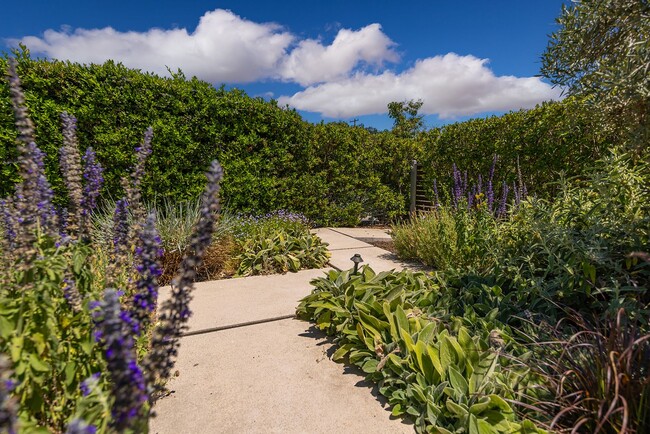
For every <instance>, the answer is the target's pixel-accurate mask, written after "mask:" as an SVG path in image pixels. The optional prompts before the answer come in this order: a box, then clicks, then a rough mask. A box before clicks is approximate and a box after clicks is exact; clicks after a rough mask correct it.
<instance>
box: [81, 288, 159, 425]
mask: <svg viewBox="0 0 650 434" xmlns="http://www.w3.org/2000/svg"><path fill="white" fill-rule="evenodd" d="M93 319H94V321H95V329H96V332H97V333H96V337H97V338H98V340H99V341H100V342H101V343H102V344H103V347H104V354H105V356H106V365H107V368H108V371H109V373H110V376H111V393H112V395H113V409H112V415H113V421H112V425H113V428H115V429H116V430H117V431H120V432H121V431H123V430H125V429H127V428H129V427H132V426H133V423H134V422H135V420H136V419H137V418H138V416H141V414H142V405H143V404H144V403H145V401H146V400H147V395H146V391H145V382H144V376H143V374H142V370H141V369H140V367H139V366H138V364H137V362H136V360H137V359H136V354H135V349H134V343H133V338H132V337H131V336H132V334H131V333H132V329H131V324H129V323H128V321H127V322H125V319H128V314H127V313H126V312H124V311H122V310H121V308H120V299H119V294H118V292H117V291H116V290H115V289H112V288H109V289H107V290H106V291H105V292H104V299H103V300H102V301H101V302H100V303H99V310H97V311H95V312H94V314H93Z"/></svg>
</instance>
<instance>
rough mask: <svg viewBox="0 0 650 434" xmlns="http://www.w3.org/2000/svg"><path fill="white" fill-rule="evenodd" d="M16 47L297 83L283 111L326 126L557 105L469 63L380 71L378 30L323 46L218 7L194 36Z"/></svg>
mask: <svg viewBox="0 0 650 434" xmlns="http://www.w3.org/2000/svg"><path fill="white" fill-rule="evenodd" d="M13 42H14V43H17V42H22V43H24V44H25V45H26V46H27V47H28V48H29V49H30V50H32V51H33V52H35V53H41V54H45V55H47V56H49V57H51V58H57V59H61V60H72V61H76V62H80V63H103V62H105V61H106V60H109V59H113V60H115V61H118V62H122V63H124V64H125V65H126V66H128V67H132V68H138V69H142V70H144V71H150V72H155V73H158V74H161V75H167V68H168V67H169V68H171V69H172V70H175V69H177V68H180V69H182V70H183V72H185V73H186V75H188V76H192V75H196V76H197V77H199V78H200V79H203V80H206V81H209V82H212V83H215V84H220V83H247V82H253V81H257V80H278V81H284V82H294V83H298V84H300V85H301V86H302V87H306V88H305V89H304V90H302V91H300V92H297V93H295V94H294V95H291V96H289V95H287V96H282V97H280V98H279V102H280V103H281V104H288V105H290V106H292V107H295V108H297V109H300V110H305V111H311V112H318V113H321V114H322V115H324V116H327V117H333V118H341V117H352V116H360V115H366V114H376V113H386V106H387V104H388V103H389V102H391V101H403V100H410V99H422V100H423V101H424V105H423V106H422V109H421V113H424V114H438V115H439V116H440V117H441V118H453V117H457V116H466V115H473V114H477V113H484V112H492V111H507V110H512V109H519V108H530V107H533V106H534V105H535V104H537V103H539V102H541V101H545V100H550V99H558V98H559V97H560V90H558V89H553V88H551V87H550V86H549V85H548V84H546V83H544V82H543V81H541V80H540V79H539V78H534V77H513V76H495V75H494V73H493V72H492V71H491V70H490V68H489V67H488V65H487V64H488V60H487V59H479V58H476V57H474V56H470V55H467V56H460V55H457V54H454V53H450V54H446V55H441V56H435V57H429V58H426V59H421V60H418V61H416V62H415V64H414V66H412V67H411V68H410V69H407V70H404V71H401V72H394V71H391V70H388V69H386V64H388V63H396V62H398V61H399V60H400V59H399V55H398V54H397V52H396V49H395V47H396V44H395V42H393V41H392V40H391V39H390V38H389V37H388V36H387V35H386V34H384V33H383V31H382V29H381V26H380V25H379V24H370V25H368V26H365V27H363V28H361V29H358V30H352V29H339V30H338V32H337V34H336V36H335V38H334V40H333V41H332V42H331V43H330V44H324V43H323V42H322V41H321V40H319V39H300V38H298V37H296V36H295V35H294V34H292V33H291V32H289V31H287V30H285V29H284V28H283V27H281V26H280V25H278V24H275V23H255V22H252V21H249V20H246V19H243V18H241V17H239V16H237V15H235V14H234V13H232V12H231V11H227V10H223V9H217V10H214V11H210V12H206V13H205V14H204V15H203V16H202V17H201V19H200V20H199V23H198V25H197V27H196V29H194V31H188V30H187V29H168V30H166V29H150V30H148V31H145V32H120V31H117V30H115V29H113V28H110V27H107V28H103V29H74V30H73V29H70V28H62V29H61V30H59V31H55V30H47V31H46V32H44V34H43V35H42V36H41V37H37V36H27V37H24V38H22V39H21V40H20V41H13ZM398 66H399V65H398ZM398 66H397V67H396V69H399V68H398ZM271 95H272V94H271Z"/></svg>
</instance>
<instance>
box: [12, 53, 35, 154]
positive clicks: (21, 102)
mask: <svg viewBox="0 0 650 434" xmlns="http://www.w3.org/2000/svg"><path fill="white" fill-rule="evenodd" d="M17 66H18V63H17V62H16V59H9V69H8V71H7V74H8V76H9V94H10V97H11V102H12V103H13V108H14V113H15V116H16V129H17V130H18V141H20V142H21V143H22V144H23V145H28V144H29V143H33V142H36V139H35V136H34V124H33V123H32V120H31V119H30V118H29V114H28V113H27V105H26V104H25V95H24V94H23V90H22V85H21V83H20V77H18V72H17V70H16V68H17Z"/></svg>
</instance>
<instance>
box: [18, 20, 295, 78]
mask: <svg viewBox="0 0 650 434" xmlns="http://www.w3.org/2000/svg"><path fill="white" fill-rule="evenodd" d="M293 41H294V36H293V35H292V34H291V33H289V32H286V31H283V30H282V28H281V27H280V26H278V25H277V24H272V23H265V24H258V23H254V22H252V21H248V20H244V19H242V18H240V17H238V16H237V15H235V14H233V13H232V12H230V11H226V10H221V9H217V10H215V11H211V12H206V13H205V14H204V15H203V16H202V17H201V19H200V21H199V24H198V26H197V27H196V29H195V30H194V32H191V33H190V32H188V31H187V30H186V29H172V30H163V29H150V30H148V31H146V32H118V31H117V30H114V29H112V28H110V27H107V28H103V29H90V30H86V29H77V30H75V31H72V32H71V31H69V30H67V31H66V30H65V29H64V30H62V31H55V30H47V31H46V32H45V33H44V34H43V37H42V38H39V37H36V36H28V37H25V38H23V39H22V40H21V42H22V43H24V44H25V45H26V46H27V47H29V49H30V50H32V51H34V52H37V53H44V54H46V55H47V56H49V57H53V58H57V59H66V60H72V61H76V62H81V63H103V62H105V61H106V60H109V59H113V60H116V61H119V62H122V63H124V65H126V66H128V67H131V68H139V69H142V70H145V71H151V72H155V73H158V74H166V73H167V67H170V68H171V69H172V70H175V69H176V68H181V69H182V70H183V72H185V73H186V74H187V75H196V76H197V77H199V78H201V79H204V80H207V81H210V82H219V83H221V82H226V83H245V82H251V81H255V80H258V79H261V78H265V77H269V76H271V75H274V74H275V73H276V71H277V69H278V67H279V65H280V63H281V62H282V61H283V60H284V59H285V57H286V55H287V49H288V48H289V46H290V45H291V43H292V42H293Z"/></svg>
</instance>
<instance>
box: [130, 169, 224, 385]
mask: <svg viewBox="0 0 650 434" xmlns="http://www.w3.org/2000/svg"><path fill="white" fill-rule="evenodd" d="M222 176H223V170H222V169H221V166H220V165H219V162H217V161H216V160H215V161H213V162H212V164H211V166H210V171H209V172H208V173H207V178H208V184H207V186H206V188H205V191H204V193H203V197H202V201H201V203H202V206H201V218H200V219H199V221H198V223H197V225H196V227H195V228H194V234H193V235H192V238H191V240H190V248H189V252H190V253H188V254H187V255H186V256H185V257H184V258H183V261H182V263H181V266H180V269H179V274H178V275H177V276H176V277H175V278H174V280H173V281H172V295H171V297H170V299H169V300H167V301H165V303H164V304H163V305H162V307H161V309H160V315H159V323H158V325H157V326H156V327H155V328H154V330H153V333H152V338H151V351H150V352H149V353H148V354H147V356H146V357H145V359H144V362H143V363H144V366H145V367H146V369H147V372H146V375H147V383H148V385H149V387H150V388H151V389H152V390H156V385H155V384H156V378H160V379H162V380H165V379H167V378H169V376H170V374H171V370H172V368H173V367H174V358H175V357H176V355H177V354H178V347H179V345H180V344H179V339H180V337H181V336H182V335H183V332H184V331H185V330H186V329H187V325H186V323H187V320H188V319H189V317H190V315H191V312H190V308H189V304H190V301H191V299H192V295H191V292H192V289H193V282H194V280H195V277H196V271H195V269H196V267H197V266H199V265H200V263H201V260H202V258H203V254H204V253H205V250H206V248H207V247H208V246H209V245H210V243H211V241H212V234H213V232H214V222H215V219H216V213H217V211H218V210H219V182H220V181H221V178H222Z"/></svg>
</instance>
